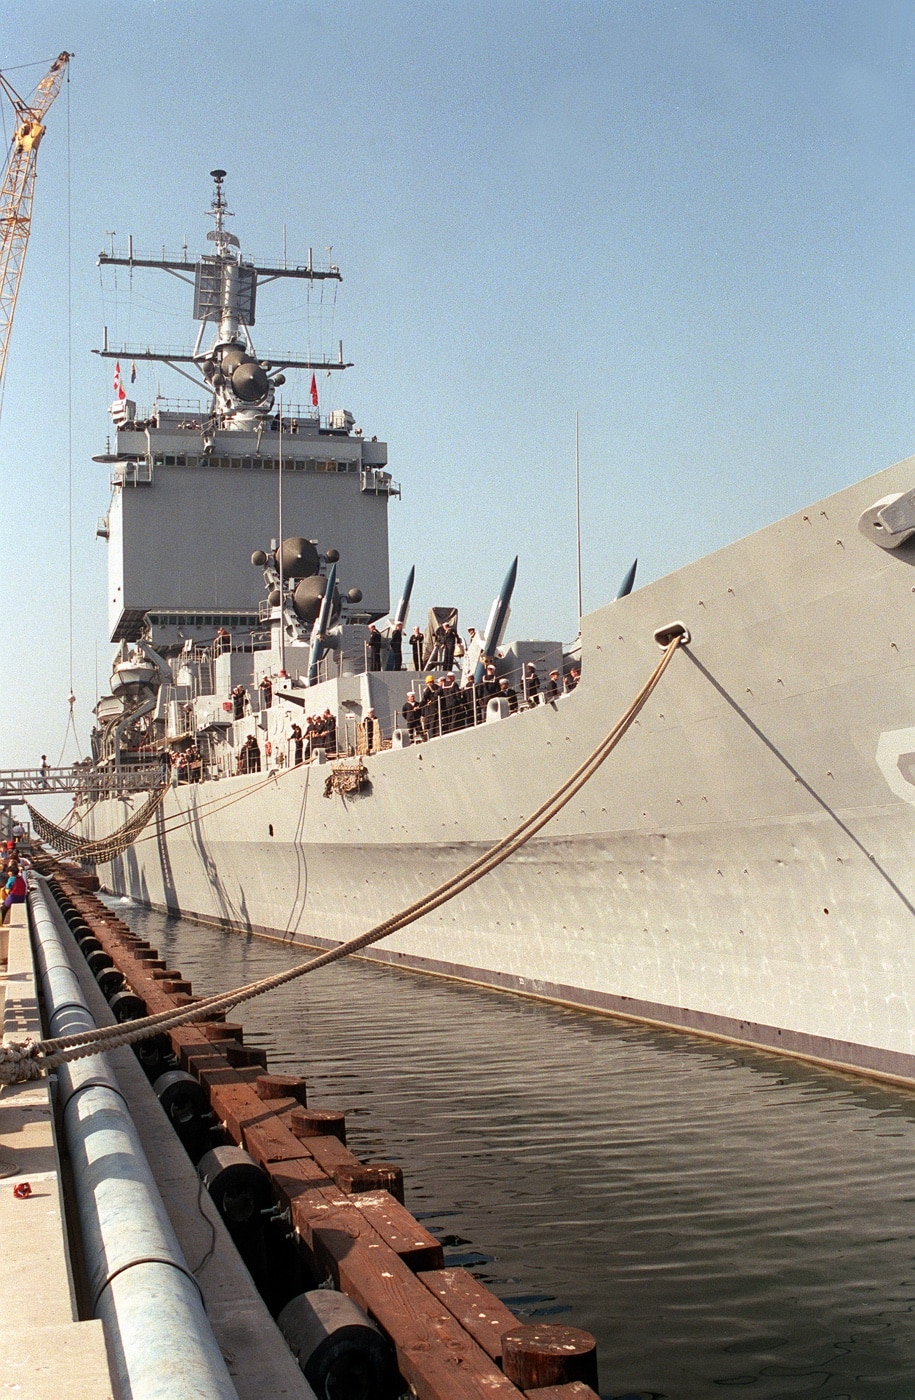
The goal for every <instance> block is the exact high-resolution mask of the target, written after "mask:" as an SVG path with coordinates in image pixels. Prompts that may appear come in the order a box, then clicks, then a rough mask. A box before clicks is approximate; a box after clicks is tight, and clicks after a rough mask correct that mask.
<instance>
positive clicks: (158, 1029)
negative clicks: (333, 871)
mask: <svg viewBox="0 0 915 1400" xmlns="http://www.w3.org/2000/svg"><path fill="white" fill-rule="evenodd" d="M684 641H685V638H684V637H683V636H682V635H677V636H674V637H673V638H672V640H671V641H670V642H669V643H668V644H667V646H666V647H665V650H664V654H663V656H662V657H661V660H660V661H659V662H658V665H657V666H656V667H655V669H654V671H653V672H652V674H651V676H649V678H648V680H647V681H646V682H645V684H644V685H643V686H642V689H641V690H640V691H639V692H638V694H637V695H636V697H635V699H634V700H633V701H632V702H631V703H630V705H629V706H628V708H627V709H626V711H625V713H624V714H623V715H622V717H621V718H620V719H619V720H617V722H616V724H614V726H613V728H612V729H611V730H610V731H609V733H608V734H607V735H606V736H605V737H604V738H603V739H602V740H601V742H600V743H599V744H598V745H597V747H596V748H595V749H594V750H593V752H592V753H591V754H589V755H588V757H587V758H586V759H585V760H584V762H583V763H581V764H580V765H579V767H578V768H576V769H575V771H574V773H572V774H570V776H569V777H568V778H566V779H565V780H564V782H563V783H562V784H561V785H560V786H559V787H558V788H557V789H556V791H555V792H554V793H553V794H552V795H551V796H550V797H548V798H547V800H546V801H545V802H543V803H541V805H540V806H539V807H538V808H537V809H536V811H534V812H532V813H530V815H529V816H527V817H526V818H525V819H524V821H522V822H521V823H520V824H519V825H518V826H516V827H515V828H514V830H512V831H510V832H509V833H508V834H507V835H506V836H503V837H502V839H501V840H500V841H497V842H496V844H495V845H494V846H491V847H490V848H489V850H488V851H484V853H483V854H482V855H481V856H478V857H477V859H476V860H474V861H471V863H470V864H469V865H467V866H465V867H464V869H463V870H460V871H459V872H458V873H457V874H456V875H453V876H451V878H450V879H448V880H446V881H445V882H444V884H441V885H439V886H438V887H437V889H434V890H432V891H430V893H429V894H426V895H423V896H422V897H421V898H420V899H418V900H416V901H414V903H413V904H410V905H408V906H407V908H406V909H402V910H401V911H400V912H399V913H398V914H394V915H392V917H391V918H389V919H385V920H384V922H383V923H380V924H376V925H375V926H374V927H373V928H371V929H369V930H368V931H367V932H366V933H361V934H359V935H358V936H357V937H355V938H351V939H349V940H348V942H345V943H340V944H338V945H337V946H336V947H335V948H330V949H328V950H327V952H325V953H321V954H319V955H318V956H317V957H314V958H310V959H309V960H308V961H307V962H304V963H299V964H297V965H296V966H295V967H292V968H287V969H286V970H285V971H284V972H276V973H273V974H272V975H271V976H270V977H264V978H261V979H260V980H259V981H257V982H251V983H249V984H248V985H247V986H245V987H236V988H235V989H234V990H233V991H231V992H220V993H217V994H216V995H214V996H210V997H204V998H202V999H201V1000H200V1001H198V1002H195V1003H194V1004H193V1005H192V1006H182V1007H176V1008H174V1009H170V1010H168V1011H160V1012H157V1013H156V1014H155V1015H153V1016H146V1017H144V1018H143V1019H142V1020H139V1021H131V1022H129V1023H127V1024H125V1025H118V1026H100V1027H98V1028H97V1029H95V1030H92V1031H84V1032H81V1033H79V1034H77V1035H71V1036H63V1037H60V1038H58V1039H56V1040H41V1041H35V1042H25V1043H24V1044H12V1045H9V1046H4V1047H2V1048H0V1084H5V1083H15V1082H18V1081H19V1080H22V1079H37V1078H38V1077H39V1076H40V1075H42V1074H46V1073H48V1072H49V1071H50V1070H52V1069H56V1068H57V1066H58V1065H60V1064H63V1063H64V1062H65V1061H69V1060H77V1059H82V1058H83V1057H84V1056H86V1055H92V1054H95V1053H98V1052H100V1051H103V1050H113V1049H116V1048H117V1047H118V1046H121V1045H131V1044H133V1043H135V1042H136V1041H139V1040H146V1039H149V1038H150V1037H151V1036H154V1035H159V1034H161V1033H162V1032H163V1031H167V1030H171V1029H172V1028H174V1027H176V1026H180V1025H189V1024H191V1023H192V1022H194V1021H197V1020H200V1019H201V1018H203V1017H205V1016H211V1015H212V1014H213V1013H214V1012H225V1011H230V1010H232V1008H233V1007H236V1006H240V1005H241V1004H242V1003H243V1002H246V1001H250V1000H252V998H254V997H257V996H262V995H263V994H264V993H265V992H269V991H273V990H274V988H276V987H281V986H283V985H285V983H287V982H292V981H294V980H295V979H296V978H299V977H304V976H305V975H306V973H309V972H314V971H316V970H317V969H318V968H319V967H326V966H327V965H328V964H330V963H334V962H338V961H339V960H340V959H342V958H345V957H349V956H350V955H351V954H352V953H358V952H360V951H361V950H362V949H363V948H367V947H369V946H370V945H371V944H373V943H378V942H379V941H380V940H381V939H382V938H387V937H388V936H389V935H390V934H392V933H396V932H397V930H398V929H402V928H405V927H406V926H407V925H408V924H411V923H415V921H416V920H417V919H421V918H423V917H424V915H426V914H431V913H432V912H433V911H434V910H435V909H438V908H439V906H440V905H442V904H445V903H447V902H448V900H450V899H454V897H455V896H456V895H458V894H461V893H462V892H463V891H464V890H466V889H467V888H469V886H471V885H473V884H476V882H477V881H478V880H481V879H482V878H483V877H484V876H485V875H488V874H489V872H490V871H492V870H495V869H496V867H497V866H499V865H501V864H502V863H503V861H506V860H507V859H508V858H509V856H511V855H513V854H514V853H515V851H517V850H519V849H520V848H521V847H522V846H523V845H524V844H525V843H526V842H527V841H530V839H531V838H532V837H533V836H535V835H536V834H537V832H538V831H540V830H541V828H542V827H544V826H546V824H547V823H548V822H549V821H551V820H552V819H553V817H554V816H556V815H557V813H558V812H560V811H561V810H562V808H563V807H565V806H566V804H567V803H568V802H570V801H571V800H572V798H573V797H574V796H575V794H576V793H577V792H579V791H580V789H581V788H583V787H584V785H585V784H586V783H587V782H588V781H589V780H590V779H591V778H592V777H593V776H594V774H595V773H596V772H597V770H598V769H599V768H600V766H601V764H602V763H603V762H604V760H605V759H606V758H608V757H609V755H610V754H611V753H612V752H613V750H614V749H615V748H616V746H617V744H618V743H619V741H620V740H621V739H622V737H623V735H624V734H625V733H626V732H627V730H628V729H629V728H630V727H631V726H632V724H633V723H634V721H635V720H636V718H637V716H638V714H639V712H640V711H641V709H642V708H643V706H644V705H645V702H646V701H647V700H648V698H649V696H650V695H651V693H652V691H653V690H654V689H655V687H656V686H657V684H658V682H659V681H660V679H661V677H662V676H663V674H664V672H665V671H666V670H667V667H668V666H669V664H670V662H671V659H672V658H673V655H674V652H675V651H676V650H677V648H678V647H679V646H681V645H682V644H683V642H684Z"/></svg>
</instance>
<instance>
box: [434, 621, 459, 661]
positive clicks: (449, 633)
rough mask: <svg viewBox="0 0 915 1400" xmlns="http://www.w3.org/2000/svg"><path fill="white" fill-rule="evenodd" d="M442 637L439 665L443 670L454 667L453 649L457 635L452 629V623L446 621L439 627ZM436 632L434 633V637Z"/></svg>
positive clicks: (456, 641)
mask: <svg viewBox="0 0 915 1400" xmlns="http://www.w3.org/2000/svg"><path fill="white" fill-rule="evenodd" d="M441 631H442V638H441V642H440V644H439V645H440V656H441V667H442V670H443V671H451V670H453V669H454V649H455V647H456V646H457V643H458V635H457V633H456V632H455V630H454V624H453V623H451V622H446V623H445V625H444V627H443V628H442V629H441ZM437 636H438V634H437V633H436V637H437Z"/></svg>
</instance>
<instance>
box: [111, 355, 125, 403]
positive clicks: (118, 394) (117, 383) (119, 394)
mask: <svg viewBox="0 0 915 1400" xmlns="http://www.w3.org/2000/svg"><path fill="white" fill-rule="evenodd" d="M114 397H115V398H116V399H117V400H118V401H119V402H120V401H122V400H123V399H126V397H127V390H126V389H125V388H124V385H123V384H122V383H121V362H120V360H117V361H116V362H115V366H114Z"/></svg>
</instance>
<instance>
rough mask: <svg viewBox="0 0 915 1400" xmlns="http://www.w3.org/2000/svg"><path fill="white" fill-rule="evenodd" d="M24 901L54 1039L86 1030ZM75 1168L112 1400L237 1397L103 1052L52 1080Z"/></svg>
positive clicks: (45, 929) (57, 948)
mask: <svg viewBox="0 0 915 1400" xmlns="http://www.w3.org/2000/svg"><path fill="white" fill-rule="evenodd" d="M35 883H36V884H37V888H33V890H32V894H31V898H30V903H31V910H32V917H33V926H34V931H35V960H36V965H37V969H38V973H39V976H40V979H41V986H42V991H43V994H44V999H45V1005H46V1007H47V1010H48V1015H49V1017H50V1032H51V1035H52V1036H55V1037H56V1036H64V1035H72V1034H74V1033H75V1032H77V1031H84V1030H91V1029H92V1028H93V1027H94V1026H95V1022H94V1020H93V1018H92V1016H91V1014H90V1012H89V1010H88V1008H87V1006H86V1003H85V1001H84V1000H83V996H82V992H81V989H80V986H79V982H78V980H77V978H76V975H75V973H74V972H73V969H72V967H71V965H70V960H69V958H68V956H67V947H66V944H65V943H64V941H63V938H62V937H61V934H60V932H59V931H58V927H57V924H56V922H55V919H54V914H53V912H52V904H51V900H50V897H49V896H48V894H47V892H46V890H45V888H44V884H43V882H41V881H38V882H35ZM57 1078H58V1086H59V1094H58V1102H59V1107H60V1110H61V1113H62V1117H63V1125H64V1133H65V1137H66V1142H67V1148H68V1151H69V1154H70V1159H71V1162H72V1166H73V1178H74V1182H75V1190H76V1199H77V1208H78V1211H79V1222H80V1229H81V1233H82V1239H83V1250H84V1254H85V1263H86V1276H87V1280H88V1287H89V1293H90V1303H91V1306H92V1310H93V1315H94V1316H95V1317H98V1318H101V1320H102V1322H103V1324H104V1327H105V1335H106V1338H107V1342H108V1347H109V1355H110V1357H111V1362H112V1366H113V1367H114V1368H115V1369H116V1373H117V1380H118V1390H117V1394H118V1395H119V1396H120V1397H122V1400H197V1398H198V1397H199V1400H238V1392H237V1391H236V1389H235V1386H234V1385H233V1383H232V1380H231V1378H230V1376H229V1373H228V1370H227V1369H226V1364H225V1360H224V1359H223V1356H222V1353H221V1351H220V1350H219V1347H218V1345H217V1343H216V1339H215V1337H214V1336H213V1332H212V1330H211V1328H210V1324H209V1322H208V1321H207V1317H206V1313H205V1312H204V1308H203V1302H202V1300H201V1296H200V1289H199V1286H198V1284H197V1280H196V1279H195V1278H194V1275H193V1274H192V1273H191V1270H190V1268H189V1267H188V1265H187V1262H186V1261H185V1258H184V1255H183V1254H182V1252H181V1247H180V1245H179V1244H178V1241H177V1239H176V1238H175V1234H174V1231H173V1229H172V1226H171V1222H170V1221H169V1218H168V1215H167V1214H166V1211H165V1206H164V1205H163V1203H162V1199H161V1197H160V1195H159V1192H158V1189H157V1187H156V1184H155V1181H154V1179H153V1175H152V1172H151V1171H150V1167H149V1163H148V1162H147V1160H146V1156H145V1154H144V1152H143V1148H142V1146H141V1144H140V1139H139V1136H138V1134H137V1131H136V1128H135V1127H134V1124H133V1120H132V1118H131V1115H130V1110H129V1108H128V1106H127V1104H126V1102H125V1100H124V1097H123V1095H122V1093H121V1090H120V1088H119V1086H118V1083H117V1080H116V1078H115V1077H114V1075H113V1073H112V1072H111V1071H110V1070H109V1068H108V1066H107V1064H106V1062H105V1058H104V1056H102V1055H91V1056H87V1058H86V1059H83V1060H74V1061H73V1062H72V1063H70V1064H64V1065H62V1066H61V1067H60V1068H59V1069H58V1071H57Z"/></svg>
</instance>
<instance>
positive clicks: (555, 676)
mask: <svg viewBox="0 0 915 1400" xmlns="http://www.w3.org/2000/svg"><path fill="white" fill-rule="evenodd" d="M560 693H561V692H560V688H559V672H558V671H551V672H550V679H549V680H548V681H547V683H546V698H547V703H549V702H550V701H551V700H557V699H558V698H559V695H560Z"/></svg>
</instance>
